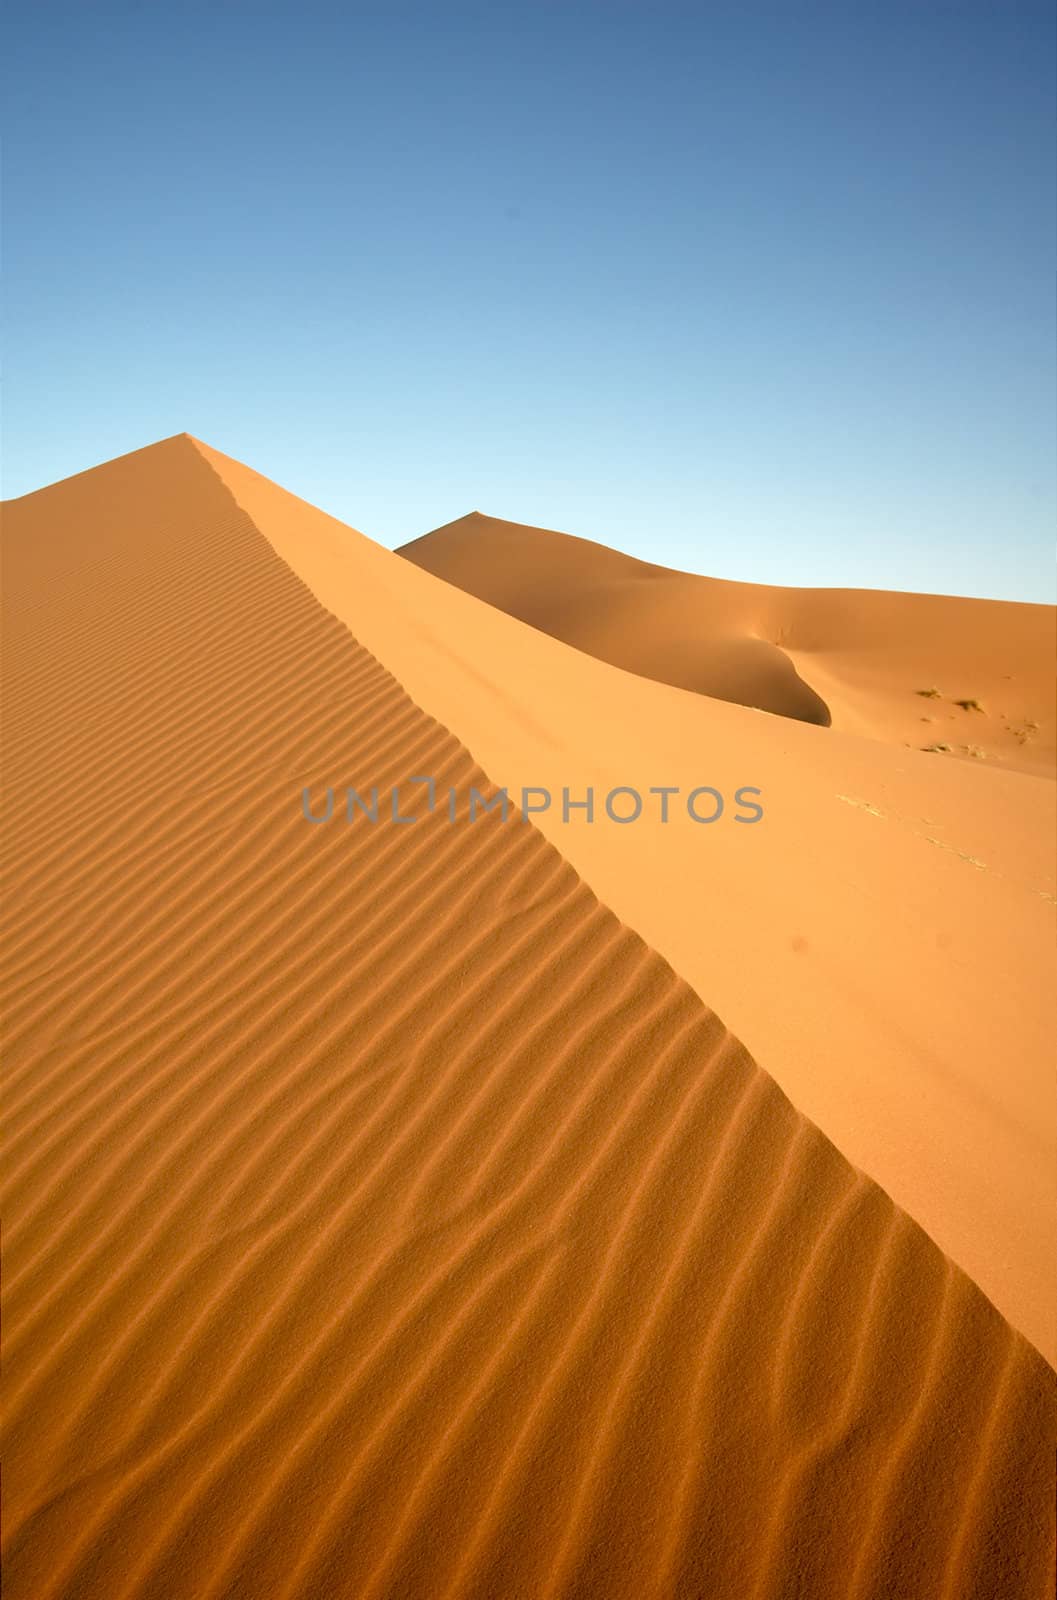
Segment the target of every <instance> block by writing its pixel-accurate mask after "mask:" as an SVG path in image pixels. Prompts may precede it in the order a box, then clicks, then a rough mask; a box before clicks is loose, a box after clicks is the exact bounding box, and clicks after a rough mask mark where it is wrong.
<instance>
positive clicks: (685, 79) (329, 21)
mask: <svg viewBox="0 0 1057 1600" xmlns="http://www.w3.org/2000/svg"><path fill="white" fill-rule="evenodd" d="M18 11H19V13H20V14H19V15H16V16H13V17H12V16H10V15H9V20H8V22H7V24H6V29H5V37H4V40H3V44H4V56H5V59H6V63H7V65H6V69H5V84H4V89H5V101H6V119H5V120H6V137H5V172H4V178H5V187H4V219H3V220H4V277H3V289H4V299H5V327H6V338H5V345H6V352H5V353H6V363H5V367H6V372H5V392H4V415H3V421H4V445H3V490H4V493H5V495H8V496H12V495H18V494H22V493H25V492H27V491H29V490H31V489H34V488H37V487H40V486H41V485H43V484H45V483H48V482H51V481H53V480H54V479H56V478H59V477H62V476H65V475H67V474H69V473H72V472H76V471H80V470H82V469H83V468H85V467H88V466H91V465H94V464H95V463H96V462H99V461H101V460H106V459H108V458H110V457H112V456H114V455H119V454H122V453H123V452H125V451H127V450H132V449H136V448H138V447H139V446H140V445H143V444H147V443H149V442H151V441H153V440H155V439H158V438H161V437H164V436H166V435H168V434H172V433H176V432H180V431H182V430H184V429H186V430H188V431H189V432H191V433H194V434H197V435H198V436H199V437H201V438H203V439H205V440H207V441H208V442H209V443H210V444H213V445H215V446H216V447H217V448H218V449H221V450H224V451H226V452H227V453H228V454H230V455H234V456H236V457H238V458H239V459H240V460H243V461H245V462H247V463H248V464H249V465H251V466H253V467H256V468H258V469H259V470H260V471H262V472H264V473H266V474H267V475H268V476H269V477H272V478H275V479H276V480H278V481H279V482H280V483H282V484H284V485H285V486H286V487H287V488H290V489H292V490H294V491H295V492H296V493H298V494H301V495H303V496H304V497H305V498H306V499H309V500H312V501H314V502H315V503H317V504H319V505H322V506H323V507H324V508H325V509H326V510H328V511H331V512H332V513H333V514H334V515H336V516H339V517H341V518H342V519H343V520H344V521H347V522H350V523H352V524H353V525H354V526H356V527H358V528H360V529H362V530H363V532H365V533H368V534H370V535H371V536H372V537H374V538H377V539H379V540H381V541H382V542H383V543H385V544H390V545H395V544H399V543H401V542H403V541H404V540H407V539H411V538H415V537H417V536H418V535H419V534H421V533H424V532H426V531H427V530H428V529H430V528H432V527H435V526H437V525H439V524H441V523H443V522H446V521H449V520H451V519H452V518H454V517H457V516H460V515H462V514H463V513H464V512H466V511H469V510H471V509H474V508H476V509H479V510H482V511H486V512H489V513H491V514H492V515H495V516H501V517H508V518H511V519H513V520H516V521H523V522H532V523H538V524H541V525H544V526H549V527H557V528H561V529H564V530H566V531H569V532H573V533H579V534H582V535H584V536H585V537H588V538H594V539H599V540H602V541H603V542H605V543H607V544H612V545H616V546H618V547H620V548H622V549H626V550H629V551H632V552H633V553H635V554H637V555H640V556H642V557H644V558H646V559H650V560H655V561H659V562H663V563H666V564H669V565H673V566H679V567H684V568H688V569H690V570H694V571H700V572H707V573H713V574H716V575H718V576H723V577H734V578H745V579H752V580H756V581H763V582H776V583H804V584H852V585H858V586H868V587H880V588H910V589H924V590H932V591H939V592H947V593H962V594H980V595H994V596H1000V597H1006V598H1013V599H1032V600H1040V599H1052V598H1053V589H1054V585H1053V571H1054V527H1055V518H1057V460H1055V443H1054V439H1055V432H1057V313H1055V280H1054V272H1055V264H1057V248H1055V236H1057V218H1055V206H1057V196H1055V158H1054V140H1055V132H1057V127H1055V109H1054V108H1055V84H1054V73H1055V67H1054V62H1055V54H1057V40H1055V25H1054V19H1053V11H1052V7H1051V5H1050V4H1048V3H1047V4H1035V3H1021V0H993V3H990V4H977V3H965V4H933V3H931V0H908V3H904V0H890V3H886V4H872V3H870V4H859V3H857V0H842V3H838V0H833V3H831V4H823V3H818V4H806V3H804V4H800V3H798V0H785V3H783V4H780V5H756V4H753V3H752V0H744V3H742V4H737V5H727V4H715V5H710V4H708V3H705V0H700V3H695V4H687V5H680V4H648V3H626V0H606V3H604V4H577V3H576V0H561V3H546V0H542V3H541V0H520V3H515V4H509V5H508V4H503V3H502V0H492V3H490V4H487V5H480V6H475V7H467V6H462V5H460V4H459V3H458V0H451V3H450V4H447V3H446V4H443V5H441V4H430V5H428V6H426V5H402V4H400V3H399V0H391V3H384V4H378V5H374V6H360V5H357V4H355V3H347V4H343V5H320V4H315V3H313V0H305V3H304V4H301V5H298V6H294V5H292V4H291V5H255V4H253V3H252V0H249V3H245V4H242V3H239V4H234V3H226V4H225V3H223V0H213V3H212V4H210V5H208V6H199V5H196V4H186V5H172V4H167V5H161V4H154V3H143V4H138V5H132V4H130V5H126V6H116V7H115V6H108V5H106V4H101V5H86V4H84V3H83V0H80V3H78V4H77V5H66V4H49V3H48V0H37V3H35V4H34V5H32V6H22V7H20V8H18Z"/></svg>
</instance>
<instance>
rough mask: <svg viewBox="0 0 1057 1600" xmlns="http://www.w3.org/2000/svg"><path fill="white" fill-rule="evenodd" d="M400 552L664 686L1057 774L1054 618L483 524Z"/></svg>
mask: <svg viewBox="0 0 1057 1600" xmlns="http://www.w3.org/2000/svg"><path fill="white" fill-rule="evenodd" d="M399 554H401V555H403V556H406V557H407V558H408V559H409V560H410V561H413V562H415V564H416V565H417V566H420V567H423V568H424V569H425V570H426V571H427V572H433V573H435V574H436V575H437V576H438V577H441V578H444V579H446V580H447V581H448V582H449V583H454V584H458V586H459V588H460V589H465V590H466V591H467V592H468V593H469V594H475V595H477V596H478V597H479V598H480V599H482V600H487V601H488V602H489V604H490V605H493V606H498V607H500V609H501V610H503V611H507V612H509V613H510V615H511V616H514V617H520V618H521V620H522V621H523V622H529V623H531V624H532V626H533V627H535V628H541V629H542V630H543V632H544V633H549V634H552V635H553V636H554V637H555V638H556V639H564V640H565V641H566V643H567V644H573V645H576V646H577V648H578V649H580V650H586V651H588V652H589V653H590V654H591V655H594V656H598V657H599V659H600V660H602V661H609V662H612V663H613V665H614V666H618V667H625V668H626V669H627V670H628V671H629V672H638V673H641V674H643V675H644V676H645V677H648V678H656V679H657V680H658V682H660V683H670V684H674V685H676V686H677V687H678V688H681V689H693V690H696V691H697V692H698V693H701V694H707V695H712V696H714V697H716V698H718V699H721V700H729V701H733V702H734V703H736V704H738V705H745V706H758V707H760V708H761V709H763V710H765V711H771V712H777V713H779V714H780V715H782V716H787V717H797V718H800V719H801V720H802V721H805V722H816V723H821V724H822V725H823V726H827V725H830V724H832V726H833V727H834V728H837V729H839V730H842V731H843V732H846V733H858V734H863V735H866V736H867V737H870V738H875V739H884V740H886V741H888V742H889V743H891V744H898V745H900V746H901V747H909V748H911V749H916V750H927V749H928V748H929V747H930V746H931V747H936V748H935V749H934V750H933V751H932V753H935V754H938V755H946V756H954V757H960V758H961V759H963V760H965V759H971V760H973V761H974V762H977V761H980V762H985V763H988V762H990V763H997V764H999V765H1001V766H1005V767H1010V768H1012V769H1013V770H1015V771H1020V772H1032V773H1038V774H1042V775H1043V776H1045V777H1050V778H1052V777H1053V776H1054V760H1055V692H1054V665H1055V662H1057V613H1055V610H1054V607H1053V606H1044V605H1018V604H1014V603H1013V602H1009V601H998V600H967V599H959V598H956V597H954V596H948V595H928V594H892V593H885V592H881V591H877V590H862V589H781V588H768V587H765V586H763V585H760V584H751V583H728V582H725V581H724V580H722V579H719V578H700V577H695V576H693V575H692V574H690V573H685V572H672V571H670V570H669V569H668V568H666V567H657V566H651V565H650V564H648V563H647V562H645V561H636V560H635V559H634V558H633V557H631V556H626V555H623V554H621V553H620V552H619V551H617V550H609V549H607V548H606V547H605V546H604V545H599V544H594V543H592V542H591V541H590V540H588V539H577V538H573V537H572V536H571V535H569V534H565V533H554V532H552V531H551V530H550V529H547V528H526V527H522V526H520V525H519V524H518V523H515V522H501V521H500V520H499V519H498V518H496V517H484V516H481V514H480V513H479V512H473V513H471V515H470V516H468V517H462V518H460V520H459V521H458V522H451V523H448V524H447V525H446V526H445V527H443V528H438V529H436V531H435V532H433V533H429V534H426V535H425V537H424V538H422V539H416V540H414V541H413V542H412V543H411V544H406V545H404V546H403V548H402V549H401V550H400V552H399ZM961 701H966V702H970V703H969V704H966V705H962V704H959V702H961ZM939 747H943V748H939Z"/></svg>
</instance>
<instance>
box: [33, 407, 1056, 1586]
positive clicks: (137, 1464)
mask: <svg viewBox="0 0 1057 1600" xmlns="http://www.w3.org/2000/svg"><path fill="white" fill-rule="evenodd" d="M5 571H6V604H7V608H8V615H7V618H6V624H7V625H6V629H5V651H6V663H7V682H6V692H5V713H6V719H7V721H6V730H7V736H8V755H7V762H6V769H7V771H6V776H7V796H6V799H7V807H8V824H7V855H6V860H5V885H6V893H5V902H4V920H3V936H4V942H3V948H4V951H5V975H4V984H3V1000H4V1016H5V1050H4V1056H5V1063H6V1070H7V1079H6V1109H7V1116H6V1119H5V1123H6V1128H5V1135H6V1147H5V1154H4V1168H3V1171H4V1178H5V1202H4V1203H5V1218H6V1238H5V1269H6V1270H5V1283H6V1288H5V1306H4V1333H5V1357H6V1359H5V1373H6V1404H5V1418H6V1423H5V1440H4V1450H5V1468H6V1471H5V1501H6V1504H5V1516H4V1523H3V1533H4V1547H3V1548H4V1575H5V1593H6V1595H7V1596H8V1597H9V1600H58V1597H63V1600H72V1597H74V1596H76V1597H78V1600H131V1597H133V1596H135V1597H137V1600H157V1597H161V1596H171V1597H185V1600H220V1597H221V1596H224V1597H239V1600H250V1597H252V1600H256V1597H262V1600H263V1597H265V1596H267V1597H268V1600H282V1597H293V1596H297V1597H302V1600H317V1597H320V1600H322V1597H326V1600H331V1597H346V1596H347V1597H349V1600H370V1597H374V1600H390V1597H395V1596H406V1597H413V1600H444V1597H451V1600H455V1597H470V1596H473V1597H476V1600H497V1597H508V1596H509V1597H513V1596H517V1595H524V1596H526V1597H532V1600H537V1597H539V1600H542V1597H573V1596H584V1597H586V1596H591V1597H597V1600H617V1597H621V1596H626V1597H628V1600H650V1597H656V1600H662V1597H664V1600H669V1597H675V1600H684V1597H685V1600H691V1597H693V1600H704V1597H712V1596H714V1597H716V1600H720V1597H722V1600H730V1597H735V1596H736V1597H738V1600H742V1597H745V1600H749V1597H755V1600H788V1597H791V1596H793V1595H803V1596H805V1597H807V1596H810V1597H816V1596H817V1597H820V1600H822V1597H825V1596H834V1597H840V1600H855V1597H864V1600H865V1597H867V1596H870V1597H875V1600H899V1597H906V1600H911V1597H913V1600H921V1597H923V1596H929V1597H930V1600H931V1597H933V1596H935V1597H937V1600H940V1597H955V1596H957V1597H965V1600H969V1597H972V1600H980V1597H985V1596H993V1597H995V1600H1000V1597H1001V1600H1007V1597H1009V1596H1012V1595H1016V1596H1025V1597H1034V1596H1039V1597H1041V1596H1043V1595H1044V1594H1045V1593H1046V1592H1047V1585H1048V1583H1049V1582H1050V1575H1051V1574H1052V1562H1053V1522H1052V1506H1051V1502H1050V1475H1051V1462H1052V1450H1053V1441H1054V1380H1053V1373H1052V1372H1051V1370H1050V1369H1049V1367H1048V1366H1047V1365H1046V1363H1045V1362H1043V1360H1042V1359H1041V1357H1039V1356H1038V1355H1037V1354H1036V1352H1035V1351H1034V1350H1033V1349H1032V1347H1031V1346H1030V1345H1029V1344H1028V1343H1027V1342H1026V1340H1025V1339H1023V1338H1022V1337H1021V1335H1020V1334H1018V1333H1016V1332H1014V1331H1013V1330H1012V1329H1011V1328H1010V1326H1009V1325H1008V1324H1007V1323H1006V1322H1005V1321H1004V1320H1003V1319H1002V1318H1001V1317H1000V1316H999V1315H998V1313H997V1312H996V1311H995V1309H994V1307H993V1306H992V1305H991V1304H990V1303H989V1302H988V1301H987V1299H986V1298H985V1297H984V1296H983V1294H982V1293H981V1292H980V1291H979V1290H978V1289H977V1288H975V1287H974V1285H973V1284H972V1283H971V1282H970V1281H969V1280H968V1279H967V1278H966V1276H965V1275H964V1274H963V1273H962V1272H960V1271H959V1270H958V1268H957V1267H955V1266H954V1265H953V1264H952V1263H951V1262H950V1261H949V1260H948V1259H947V1258H946V1257H945V1256H944V1255H943V1254H942V1253H941V1252H940V1251H939V1250H938V1249H937V1247H936V1246H935V1245H934V1244H933V1243H932V1242H931V1241H930V1239H929V1238H928V1237H927V1236H926V1235H925V1233H923V1231H922V1230H921V1229H920V1228H919V1227H917V1226H916V1224H915V1223H914V1222H913V1221H911V1220H910V1218H909V1217H907V1215H906V1214H905V1213H903V1212H902V1211H900V1210H899V1209H898V1208H897V1207H896V1206H894V1205H893V1203H892V1201H891V1200H890V1199H889V1198H888V1197H887V1196H886V1195H885V1193H884V1192H883V1191H882V1190H881V1189H879V1188H878V1187H877V1186H876V1185H875V1184H874V1183H872V1182H871V1181H870V1180H869V1179H868V1178H867V1177H865V1176H863V1175H861V1174H860V1173H858V1172H856V1171H855V1170H854V1169H853V1168H852V1167H851V1166H849V1164H848V1163H847V1162H846V1161H845V1160H844V1159H843V1157H842V1156H841V1155H840V1154H839V1153H838V1152H837V1150H836V1149H835V1148H834V1147H833V1146H832V1145H831V1144H830V1143H829V1142H828V1141H827V1139H826V1138H825V1137H824V1136H823V1135H822V1134H821V1133H820V1132H819V1131H818V1130H817V1129H816V1128H815V1127H813V1126H812V1125H811V1124H810V1123H809V1122H808V1121H806V1120H805V1119H804V1118H803V1117H802V1116H800V1115H799V1114H798V1113H797V1112H796V1111H795V1110H794V1108H793V1107H792V1106H791V1105H790V1103H789V1101H788V1100H787V1099H786V1098H785V1096H784V1095H783V1094H782V1093H781V1091H780V1090H779V1089H778V1087H777V1086H776V1084H775V1083H774V1082H773V1080H772V1079H771V1078H770V1077H769V1076H768V1075H767V1074H765V1073H764V1072H763V1071H761V1069H760V1068H759V1067H757V1066H756V1065H755V1064H754V1063H753V1061H752V1060H751V1059H750V1057H749V1056H748V1055H747V1053H746V1052H745V1050H744V1049H743V1048H742V1047H741V1046H740V1045H739V1044H738V1043H737V1042H736V1040H734V1039H733V1038H732V1037H731V1035H730V1034H729V1033H728V1032H727V1030H726V1029H725V1028H724V1027H723V1026H722V1025H721V1024H720V1022H719V1021H718V1020H717V1019H716V1017H715V1016H714V1015H713V1013H712V1012H710V1011H709V1010H708V1009H706V1008H705V1006H703V1005H702V1004H701V1002H700V1000H699V999H698V998H697V996H696V995H695V994H694V992H693V991H692V990H691V989H690V988H689V987H688V986H687V985H686V984H685V983H683V982H682V981H681V980H680V979H679V978H677V977H676V976H675V974H674V973H673V972H672V970H671V969H670V967H668V966H667V965H666V963H665V962H664V961H663V960H661V959H660V958H659V957H658V956H657V955H655V954H654V953H653V952H652V951H651V950H650V949H649V948H648V947H647V946H646V945H645V944H644V943H643V942H642V941H641V940H640V939H639V938H638V937H637V935H636V934H635V933H633V932H632V931H631V930H630V929H628V928H627V927H625V926H623V925H622V924H621V923H620V922H619V921H618V920H617V919H616V918H615V917H614V916H613V915H612V913H611V912H609V911H608V910H607V909H606V908H605V907H604V906H602V905H601V904H599V902H598V901H597V899H596V898H595V897H594V895H593V894H592V893H591V892H590V890H589V889H588V888H587V887H586V886H585V884H584V883H583V882H582V881H581V880H580V879H579V878H578V877H577V875H576V873H575V872H574V871H573V869H572V868H571V866H569V864H568V863H567V862H566V861H565V860H563V858H562V856H561V855H560V854H559V853H558V852H557V851H556V850H555V849H554V848H553V846H552V845H551V844H549V843H548V842H547V841H546V840H545V839H544V838H543V836H542V835H541V834H539V833H538V832H536V831H535V830H534V829H532V828H530V827H528V826H527V825H526V824H525V823H524V822H522V821H521V820H520V819H518V820H511V821H510V822H508V823H505V824H504V823H502V822H501V821H500V819H499V817H498V815H496V814H493V815H489V816H485V817H482V818H480V819H479V820H478V821H477V822H475V823H474V824H473V825H472V826H471V825H469V824H468V823H465V822H464V823H460V824H457V825H455V826H453V825H451V824H449V823H448V822H447V821H446V819H445V816H444V815H443V813H434V814H430V813H429V812H428V810H427V800H426V792H425V790H424V788H422V787H419V788H418V789H417V790H416V791H415V792H414V793H415V795H416V796H417V798H413V797H412V793H411V791H407V804H406V806H405V810H406V811H408V812H413V813H414V814H415V815H416V816H417V821H416V822H415V823H414V824H413V825H409V826H401V825H398V824H394V823H393V822H392V821H391V820H389V821H380V822H379V823H378V824H377V825H374V826H372V825H371V824H369V823H366V822H365V821H364V820H363V819H362V818H359V819H358V820H357V821H356V822H355V823H354V824H353V825H352V826H351V827H350V826H349V825H347V824H346V823H345V822H343V821H341V820H340V819H338V818H335V819H334V820H332V821H330V822H328V823H325V824H323V825H319V826H312V825H311V824H309V823H308V822H306V821H305V820H304V818H303V817H302V815H301V809H300V795H301V789H302V786H303V785H305V784H308V785H310V787H311V789H312V793H313V795H314V796H316V797H317V798H319V797H321V796H322V793H323V790H324V789H325V788H326V787H327V785H334V786H337V787H340V788H342V789H343V788H344V786H345V785H346V784H352V785H356V786H360V787H363V788H369V787H370V786H371V785H372V784H375V783H378V784H381V785H387V784H389V783H399V782H402V781H403V780H405V779H407V778H408V777H410V776H412V775H414V774H416V773H428V774H431V775H434V776H436V777H437V778H438V779H439V780H442V781H443V783H444V785H445V787H447V786H449V785H450V786H451V787H453V788H454V789H455V790H456V791H457V793H458V795H459V796H460V797H462V799H465V797H467V796H468V794H469V790H470V787H471V786H476V787H477V788H479V789H480V790H482V792H484V793H486V794H491V793H494V790H492V788H491V786H490V784H489V782H488V780H487V779H486V778H485V776H484V774H483V773H482V772H481V771H480V769H479V768H478V767H477V766H476V764H475V762H474V760H473V758H472V757H471V755H470V754H469V752H468V751H467V750H466V749H465V748H464V747H463V746H462V745H461V744H460V743H459V742H458V739H457V738H456V737H455V736H454V735H453V734H452V733H449V732H448V731H447V730H446V729H445V728H443V727H442V726H441V725H440V724H439V723H438V722H436V721H434V720H433V719H431V718H430V717H429V716H427V715H426V714H425V713H424V712H422V711H421V710H420V709H419V708H418V707H417V706H416V705H415V704H414V702H413V701H412V700H410V699H409V698H408V696H407V695H406V694H405V693H404V691H403V689H402V688H401V687H400V685H399V684H398V683H397V682H396V680H395V679H394V678H393V677H392V676H391V675H390V674H389V673H388V672H387V671H386V670H385V668H384V666H383V665H382V664H380V663H379V662H378V661H377V660H375V659H374V657H372V656H371V655H370V654H369V653H368V652H367V651H366V650H364V649H363V648H362V647H361V646H360V645H359V644H358V643H357V642H356V640H355V639H354V638H353V637H352V635H351V634H350V633H349V632H348V631H347V629H346V628H345V627H344V626H343V625H342V624H341V623H339V622H338V621H337V620H336V619H335V618H333V617H332V616H330V615H328V613H327V612H326V611H324V609H323V608H322V607H321V606H320V605H319V604H318V603H317V602H316V600H315V599H314V598H313V597H312V595H311V594H310V592H309V591H308V590H307V589H306V588H305V587H304V586H303V585H302V583H301V582H300V581H299V580H298V579H297V578H296V577H295V576H294V574H293V573H292V572H291V570H290V569H289V567H287V566H286V565H285V563H284V562H282V561H281V560H280V559H278V557H277V556H276V555H275V554H274V552H273V550H272V548H271V546H270V545H269V544H268V543H267V542H266V541H265V539H264V538H262V536H261V535H260V534H259V533H258V531H257V529H256V528H255V526H254V525H253V523H252V522H251V521H250V519H249V518H248V516H247V515H246V514H245V513H244V512H242V511H240V510H239V508H238V507H237V506H236V504H235V502H234V501H233V500H232V499H231V497H230V495H229V494H228V492H227V491H226V489H225V488H224V487H223V485H222V484H221V483H220V481H219V479H218V478H217V477H216V476H215V474H214V472H213V471H212V470H211V468H210V467H209V465H207V463H206V461H205V459H204V458H203V456H202V455H201V454H200V453H199V452H198V450H197V449H196V448H195V446H194V445H193V444H192V442H191V441H189V440H188V439H187V438H186V437H184V436H181V437H180V438H178V439H174V440H170V441H166V442H165V443H164V444H162V445H159V446H155V447H153V448H152V449H149V450H146V451H141V452H138V453H137V454H135V455H133V456H129V457H125V458H123V459H122V460H120V461H118V462H115V463H112V464H110V465H108V466H106V467H103V468H100V469H97V470H96V471H95V472H92V473H89V474H84V475H82V476H80V477H79V478H75V479H71V480H67V481H66V482H65V483H63V484H60V485H57V486H55V487H54V488H52V489H49V490H45V491H43V492H42V493H40V494H38V495H35V496H31V497H29V498H27V499H26V500H23V501H21V502H17V503H14V504H13V505H12V506H11V507H9V509H8V512H7V518H6V523H5ZM766 1003H767V996H766V994H761V1004H766Z"/></svg>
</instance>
